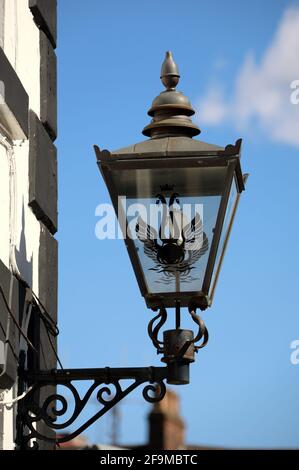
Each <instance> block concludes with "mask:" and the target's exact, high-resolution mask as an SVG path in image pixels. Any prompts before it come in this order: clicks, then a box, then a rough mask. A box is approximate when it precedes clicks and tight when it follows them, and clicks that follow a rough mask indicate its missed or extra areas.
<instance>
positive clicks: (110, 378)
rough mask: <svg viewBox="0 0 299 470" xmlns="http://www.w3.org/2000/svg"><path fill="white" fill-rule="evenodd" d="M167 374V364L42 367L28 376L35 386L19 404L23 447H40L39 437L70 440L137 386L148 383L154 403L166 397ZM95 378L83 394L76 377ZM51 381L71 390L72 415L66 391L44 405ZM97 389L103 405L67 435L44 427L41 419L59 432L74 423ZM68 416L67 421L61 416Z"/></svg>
mask: <svg viewBox="0 0 299 470" xmlns="http://www.w3.org/2000/svg"><path fill="white" fill-rule="evenodd" d="M166 378H167V367H144V368H120V369H114V368H108V367H106V368H103V369H68V370H65V369H63V370H53V371H41V372H38V373H37V374H35V375H31V376H29V375H28V376H27V377H26V381H27V383H33V386H32V389H31V390H30V392H29V393H28V394H27V395H26V397H25V398H24V399H23V400H22V402H21V403H20V404H19V410H18V421H19V426H20V436H21V439H20V443H19V444H20V447H21V448H23V449H29V450H31V449H38V447H39V446H38V441H39V440H43V441H49V442H55V443H56V444H57V445H59V444H60V443H63V442H66V441H69V440H71V439H73V438H75V437H76V436H78V435H79V434H81V433H82V432H83V431H84V430H85V429H87V428H88V427H89V426H90V425H91V424H93V423H94V422H95V421H96V420H98V419H99V418H100V417H101V416H103V415H104V414H105V413H107V411H109V410H110V409H111V408H112V407H113V406H115V405H116V404H117V403H118V402H120V401H121V400H122V399H123V398H125V397H126V396H127V395H128V394H129V393H131V392H132V391H133V390H135V389H136V388H137V387H139V386H141V385H144V384H146V382H149V384H147V385H145V386H144V388H143V391H142V394H143V397H144V399H145V400H146V401H147V402H150V403H154V402H157V401H160V400H162V398H163V397H164V395H165V393H166V387H165V384H164V380H165V379H166ZM91 379H92V380H93V383H92V385H90V387H89V388H88V390H87V391H86V392H85V394H84V396H83V397H81V396H80V394H79V392H78V390H77V388H76V387H75V385H74V383H73V382H75V381H82V380H86V381H87V380H91ZM124 379H133V382H132V383H131V384H130V385H128V386H127V387H125V386H124V385H123V384H121V383H120V380H124ZM49 385H54V386H58V385H59V386H63V387H64V388H65V389H66V393H69V392H71V394H72V398H73V401H72V402H71V403H73V404H74V406H73V407H72V411H71V413H70V416H67V415H68V412H69V409H70V406H69V402H70V400H69V397H66V396H65V393H64V394H63V393H62V392H59V393H58V392H56V393H53V394H51V395H49V396H47V397H46V398H45V399H44V401H42V402H41V404H40V405H37V403H39V401H40V396H41V395H42V392H43V388H44V387H48V386H49ZM94 393H96V400H97V402H98V403H99V404H100V405H102V406H101V408H100V410H98V411H97V412H96V413H95V414H94V415H93V416H92V417H91V418H90V419H88V420H87V421H86V422H85V423H84V424H82V425H80V426H79V427H77V429H76V430H75V431H73V432H71V433H70V434H68V435H67V436H62V437H59V436H56V435H54V436H51V435H50V434H49V433H48V435H46V434H44V433H43V432H42V431H41V426H39V423H44V424H45V425H46V426H47V427H48V428H49V429H51V430H53V431H55V433H56V432H59V431H61V430H63V429H66V428H68V427H69V426H71V425H73V424H74V423H75V422H76V420H77V418H79V416H80V415H81V413H82V411H83V409H84V408H85V406H86V405H87V404H88V402H89V400H90V398H91V396H92V395H93V394H94ZM63 417H65V419H64V421H62V422H61V421H59V420H58V418H63Z"/></svg>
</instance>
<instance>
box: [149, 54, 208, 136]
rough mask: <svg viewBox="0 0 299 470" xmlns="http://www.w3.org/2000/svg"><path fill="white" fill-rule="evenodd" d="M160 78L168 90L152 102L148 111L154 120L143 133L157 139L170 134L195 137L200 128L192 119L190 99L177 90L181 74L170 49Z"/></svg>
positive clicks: (192, 110)
mask: <svg viewBox="0 0 299 470" xmlns="http://www.w3.org/2000/svg"><path fill="white" fill-rule="evenodd" d="M160 78H161V81H162V83H163V85H164V86H165V88H166V90H164V91H162V92H161V93H160V95H158V96H157V97H156V98H155V99H154V101H153V102H152V105H151V107H150V109H149V110H148V113H147V114H148V115H149V116H151V117H152V120H151V122H150V123H149V124H148V125H147V126H145V128H144V129H143V131H142V133H143V135H146V136H147V137H150V138H152V139H155V138H160V137H169V136H184V137H193V136H195V135H197V134H199V133H200V130H199V128H198V127H197V125H196V124H194V123H193V122H192V121H191V119H190V116H192V115H193V114H194V109H193V108H192V106H191V104H190V101H189V100H188V98H187V97H186V96H185V95H184V94H183V93H182V92H181V91H177V90H176V86H177V84H178V83H179V79H180V74H179V69H178V66H177V64H176V63H175V61H174V60H173V57H172V54H171V52H170V51H167V52H166V57H165V59H164V62H163V64H162V67H161V76H160Z"/></svg>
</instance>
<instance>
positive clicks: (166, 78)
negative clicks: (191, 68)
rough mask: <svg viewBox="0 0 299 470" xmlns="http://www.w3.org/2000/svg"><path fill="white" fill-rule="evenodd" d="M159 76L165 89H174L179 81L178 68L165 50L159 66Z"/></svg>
mask: <svg viewBox="0 0 299 470" xmlns="http://www.w3.org/2000/svg"><path fill="white" fill-rule="evenodd" d="M160 78H161V81H162V83H163V85H164V86H165V87H166V89H167V90H174V89H175V87H176V86H177V84H178V83H179V79H180V75H179V69H178V66H177V64H176V63H175V61H174V60H173V57H172V53H171V52H170V51H167V52H166V57H165V59H164V62H163V64H162V67H161V77H160Z"/></svg>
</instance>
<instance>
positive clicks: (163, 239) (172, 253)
mask: <svg viewBox="0 0 299 470" xmlns="http://www.w3.org/2000/svg"><path fill="white" fill-rule="evenodd" d="M156 198H157V201H156V203H157V204H162V205H163V206H162V220H161V224H160V228H159V233H158V232H157V231H156V230H155V229H154V228H153V227H152V226H150V225H148V224H147V223H146V222H145V221H144V220H143V219H142V217H140V215H139V217H138V219H137V223H136V228H135V230H136V234H137V237H138V239H139V240H140V241H141V242H142V243H143V249H144V253H145V255H146V256H147V257H148V258H150V259H151V260H152V261H154V263H155V267H154V268H150V270H151V271H155V272H158V273H163V275H164V279H162V282H163V283H166V284H167V283H171V282H172V280H173V277H174V276H177V275H180V281H185V282H188V281H189V282H190V281H192V280H193V279H192V277H191V276H190V272H191V270H192V269H193V268H194V264H195V263H196V262H197V261H198V260H199V259H200V258H201V257H202V256H204V254H205V253H206V252H207V250H208V248H209V242H208V238H207V236H206V234H205V233H204V232H203V224H202V220H201V217H200V215H199V214H198V213H197V212H196V214H195V216H194V218H193V219H192V220H191V222H189V223H185V224H184V216H183V212H182V210H181V209H177V208H174V203H177V204H180V201H179V195H178V194H177V193H173V194H172V195H171V196H170V198H169V203H168V208H167V202H166V198H165V197H164V195H162V194H158V195H157V196H156ZM166 228H168V234H166ZM167 235H168V236H167ZM158 240H159V241H158ZM156 282H160V281H156Z"/></svg>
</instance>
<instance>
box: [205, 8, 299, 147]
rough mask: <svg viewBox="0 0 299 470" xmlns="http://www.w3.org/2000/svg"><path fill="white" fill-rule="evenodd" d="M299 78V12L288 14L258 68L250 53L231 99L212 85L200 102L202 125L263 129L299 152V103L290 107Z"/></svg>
mask: <svg viewBox="0 0 299 470" xmlns="http://www.w3.org/2000/svg"><path fill="white" fill-rule="evenodd" d="M297 79H299V8H289V9H288V10H287V11H286V12H285V13H284V15H283V17H282V19H281V22H280V24H279V26H278V29H277V31H276V33H275V35H274V37H273V40H272V43H271V44H270V46H269V47H268V48H267V49H266V50H265V52H264V54H263V56H262V58H261V60H260V62H259V63H257V62H256V60H255V57H254V55H253V54H248V55H247V57H246V58H245V60H244V63H243V64H242V66H241V68H240V70H239V72H238V74H237V76H236V79H235V85H234V90H233V92H232V95H231V98H230V99H227V98H225V96H224V92H223V90H221V87H220V86H217V85H216V86H215V85H214V86H212V87H211V88H210V89H209V90H208V91H207V93H206V94H205V95H204V96H203V97H202V98H201V99H200V100H199V106H198V116H199V120H200V123H201V125H202V123H204V124H210V125H218V124H220V123H222V122H224V121H226V122H227V121H231V122H232V124H233V125H234V126H236V127H237V128H238V130H245V129H246V128H248V127H249V126H258V127H259V128H260V129H262V130H263V131H264V132H265V133H266V134H267V136H268V137H269V138H270V139H271V140H274V141H276V142H283V143H288V144H291V145H295V146H297V147H299V104H293V103H292V102H291V94H292V92H293V90H292V88H291V83H292V82H293V81H294V80H297Z"/></svg>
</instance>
